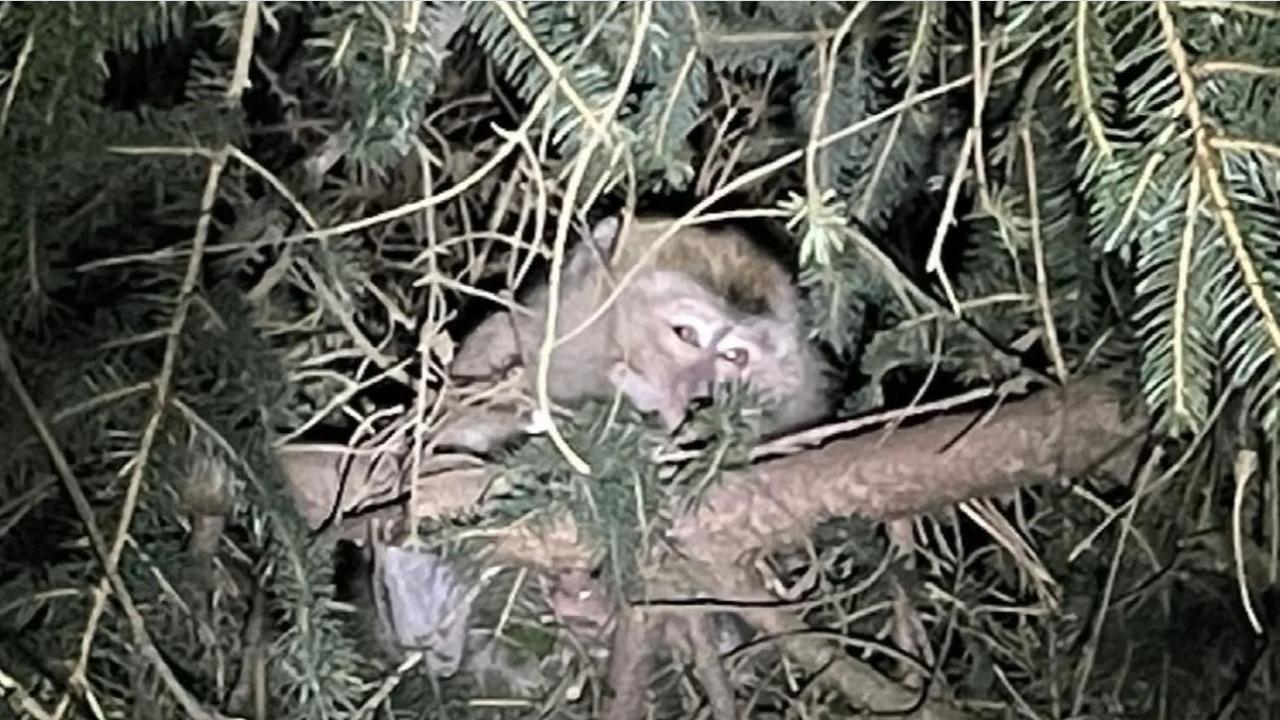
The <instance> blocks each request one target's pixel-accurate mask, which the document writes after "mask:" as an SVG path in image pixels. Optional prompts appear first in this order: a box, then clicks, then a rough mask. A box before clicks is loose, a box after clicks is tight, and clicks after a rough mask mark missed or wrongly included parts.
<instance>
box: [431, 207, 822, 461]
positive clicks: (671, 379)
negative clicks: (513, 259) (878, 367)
mask: <svg viewBox="0 0 1280 720" xmlns="http://www.w3.org/2000/svg"><path fill="white" fill-rule="evenodd" d="M671 222H673V220H672V219H669V218H664V217H660V216H637V217H635V218H633V219H632V220H631V221H630V222H629V223H623V222H622V221H621V219H620V218H618V217H616V216H611V217H606V218H605V219H603V220H601V221H599V222H597V223H596V224H595V225H594V226H593V227H592V228H591V230H590V232H589V233H588V235H587V237H584V238H583V240H582V242H579V243H578V244H577V245H576V246H575V247H574V248H573V249H572V250H571V251H570V252H569V253H568V255H567V256H566V259H565V262H564V267H563V272H562V274H561V288H560V294H561V301H560V311H559V317H558V318H557V325H558V330H557V334H558V335H559V336H563V335H565V334H566V333H573V332H574V331H575V330H576V329H577V328H578V327H579V326H580V325H581V324H582V323H583V322H584V321H587V320H588V319H589V318H591V317H592V316H593V315H594V314H596V311H597V310H598V309H599V308H600V307H601V305H602V304H603V303H604V302H605V301H606V300H607V299H608V298H609V296H610V294H611V293H612V292H613V291H614V288H615V287H617V285H616V283H619V282H621V279H622V278H623V276H625V275H626V274H627V273H628V271H632V270H634V271H635V272H634V277H632V278H631V281H630V282H628V283H626V284H624V285H623V286H622V290H621V291H620V292H619V293H618V297H617V298H616V302H614V303H613V304H612V305H611V306H609V307H608V308H606V309H605V310H604V312H603V313H602V314H601V316H600V317H599V318H598V319H596V320H595V322H594V323H593V324H591V325H588V326H587V327H586V328H585V329H584V330H582V331H581V332H577V333H576V334H574V335H572V336H571V337H569V338H568V339H567V340H564V341H563V342H561V343H560V344H559V345H558V346H556V347H555V348H554V349H553V351H552V353H551V359H550V365H549V367H548V368H547V373H548V392H549V395H550V397H551V400H552V401H553V402H555V403H557V404H565V405H569V404H572V403H574V402H576V401H581V400H584V399H589V398H596V399H604V400H608V399H610V398H612V397H613V396H614V393H615V392H620V393H621V394H622V395H623V396H624V397H626V398H627V399H628V400H629V401H630V402H631V403H632V404H634V405H635V406H636V408H637V409H638V410H640V411H641V412H644V413H655V414H656V415H657V416H658V418H659V419H660V420H661V421H662V423H663V425H664V426H665V427H666V428H667V429H668V430H670V431H674V430H675V429H676V428H677V427H678V426H679V425H680V424H681V423H682V422H683V420H684V419H685V418H686V416H687V413H688V410H689V409H690V407H691V405H692V404H693V403H694V402H695V401H698V400H702V399H705V398H707V397H708V396H709V395H710V394H711V392H712V390H713V388H714V386H715V385H717V384H719V383H722V382H728V381H745V382H746V384H748V385H750V386H751V387H752V388H753V389H755V390H756V391H757V392H758V393H759V394H760V396H761V397H762V399H763V400H764V401H765V402H766V403H767V404H768V406H769V410H770V411H769V412H768V413H767V414H766V416H765V418H764V420H763V423H762V428H761V430H762V432H763V434H764V435H766V436H770V435H778V434H782V433H785V432H788V431H791V430H795V429H800V428H801V427H803V426H805V425H808V424H811V423H813V422H816V421H818V420H820V419H822V417H823V416H825V415H826V413H827V412H828V410H829V407H828V399H827V398H828V393H827V390H828V381H829V380H828V378H829V373H830V369H829V368H828V367H827V365H826V364H825V362H824V360H823V359H822V357H821V355H820V354H819V353H818V351H817V349H816V348H815V347H814V346H813V345H812V344H811V343H810V342H809V341H808V339H807V337H806V336H805V333H804V331H803V321H802V319H801V317H800V303H799V297H798V292H797V290H796V288H795V286H794V284H793V283H792V281H791V277H790V274H789V273H788V272H787V271H786V269H785V268H784V267H783V265H782V264H781V263H780V262H778V261H777V260H776V259H775V258H773V257H772V256H770V255H768V254H767V253H766V252H765V251H764V250H763V249H762V248H760V247H759V246H758V245H756V244H755V243H754V241H753V240H752V239H751V238H750V237H749V236H748V235H747V234H746V233H745V232H744V231H743V230H741V229H739V228H735V227H731V226H730V227H717V228H703V227H697V226H694V227H685V228H680V229H679V230H677V231H676V232H675V233H674V234H673V235H672V236H671V237H670V238H669V239H668V240H667V241H666V242H665V243H664V244H662V245H661V246H660V247H656V248H655V243H656V241H657V240H658V239H659V238H660V237H661V236H662V235H663V233H664V232H665V231H666V230H667V229H668V227H669V225H670V223H671ZM651 250H653V252H650V251H651ZM549 292H550V287H549V285H548V284H546V283H542V284H539V285H538V286H536V287H534V288H532V289H531V290H530V291H529V292H528V293H527V295H526V297H525V298H524V300H523V303H522V304H523V305H524V306H525V307H527V308H528V309H529V313H528V314H527V315H526V314H520V313H515V312H511V311H503V312H498V313H496V314H494V315H491V316H490V317H489V318H487V319H486V320H485V321H483V322H482V323H481V324H480V325H479V326H477V327H476V329H475V330H474V331H473V332H471V333H470V334H469V335H467V336H466V337H464V338H463V340H462V342H461V345H460V346H459V348H458V350H457V352H456V353H455V355H454V358H453V362H452V364H451V366H450V371H449V372H450V376H451V378H453V379H454V380H455V381H459V382H463V383H465V382H469V381H477V380H483V379H486V378H493V377H495V376H497V375H499V374H501V373H502V372H503V371H504V370H507V369H509V368H511V367H513V366H519V367H521V368H523V369H524V371H525V373H524V382H525V383H526V387H527V388H528V389H529V390H530V391H532V390H533V382H534V378H535V377H536V373H537V370H538V369H539V368H538V363H539V357H538V355H539V351H540V348H541V345H542V341H543V337H544V329H545V323H546V312H547V304H548V300H549V297H548V296H549ZM521 428H522V425H521V420H520V418H519V417H518V416H517V414H516V413H509V412H506V411H503V410H498V411H487V412H480V411H477V412H474V413H470V414H464V415H463V416H461V417H460V418H458V419H457V420H456V421H455V422H453V423H451V424H446V426H445V427H444V428H442V430H441V432H440V433H439V435H438V436H437V440H436V444H437V446H453V447H461V448H465V449H469V450H472V451H475V452H481V453H483V452H486V451H487V450H489V449H491V448H492V447H494V446H496V445H498V444H500V443H501V442H503V441H505V440H507V439H509V438H511V437H512V436H515V435H518V434H519V433H520V431H521Z"/></svg>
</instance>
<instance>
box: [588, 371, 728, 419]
mask: <svg viewBox="0 0 1280 720" xmlns="http://www.w3.org/2000/svg"><path fill="white" fill-rule="evenodd" d="M609 379H610V380H611V381H612V382H613V384H614V386H615V387H616V388H618V390H620V391H621V392H622V394H623V395H626V396H627V399H628V400H630V401H631V403H632V404H633V405H635V406H636V408H637V409H638V410H640V411H641V412H656V413H657V414H658V417H660V418H661V419H662V424H663V425H665V426H666V428H667V430H668V431H674V430H675V429H676V428H677V427H679V426H680V424H681V423H683V422H684V418H685V415H686V414H687V413H688V411H689V407H690V406H691V405H693V404H694V403H695V402H697V401H699V400H703V399H706V398H709V397H711V391H712V388H714V387H715V382H716V367H715V356H714V355H704V356H703V357H700V358H699V359H698V360H697V361H696V362H694V363H692V364H689V365H687V366H684V367H678V368H674V372H670V373H668V374H666V377H664V378H650V377H645V376H644V375H641V374H640V373H638V372H636V371H635V370H634V369H633V368H632V367H631V366H629V365H627V364H626V363H624V362H620V363H618V364H616V365H614V367H613V369H612V370H611V371H610V373H609Z"/></svg>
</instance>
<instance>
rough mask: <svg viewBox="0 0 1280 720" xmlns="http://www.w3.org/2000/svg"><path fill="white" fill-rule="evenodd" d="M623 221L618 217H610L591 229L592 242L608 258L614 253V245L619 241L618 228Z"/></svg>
mask: <svg viewBox="0 0 1280 720" xmlns="http://www.w3.org/2000/svg"><path fill="white" fill-rule="evenodd" d="M620 224H621V220H619V219H618V216H617V215H610V216H609V217H607V218H604V219H602V220H600V222H597V223H596V224H595V225H594V226H592V228H591V241H592V242H594V243H595V244H596V247H597V248H600V252H601V253H603V254H605V255H606V256H607V255H609V254H611V253H612V252H613V244H614V243H615V242H617V240H618V226H619V225H620Z"/></svg>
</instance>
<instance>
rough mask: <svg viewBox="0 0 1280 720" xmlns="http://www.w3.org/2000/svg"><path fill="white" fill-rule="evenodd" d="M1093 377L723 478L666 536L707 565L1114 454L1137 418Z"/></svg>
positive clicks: (1067, 472) (1049, 476)
mask: <svg viewBox="0 0 1280 720" xmlns="http://www.w3.org/2000/svg"><path fill="white" fill-rule="evenodd" d="M1122 404H1123V401H1122V396H1121V394H1120V393H1119V392H1118V391H1115V390H1112V389H1110V388H1108V387H1106V386H1105V385H1103V384H1102V383H1100V382H1089V383H1080V384H1077V385H1073V386H1071V387H1070V388H1068V389H1067V390H1066V391H1062V390H1045V391H1042V392H1040V393H1037V394H1035V395H1033V396H1031V397H1029V398H1027V399H1024V400H1019V401H1016V402H1011V403H1008V404H1006V405H1005V406H1004V407H1002V408H1000V409H998V410H996V412H994V413H992V414H991V415H990V417H987V418H986V419H985V420H983V419H982V418H983V416H984V414H985V413H986V410H985V409H983V410H979V411H975V412H971V413H964V414H955V415H948V416H943V417H939V418H934V419H932V420H929V421H927V422H924V423H921V424H920V425H917V426H914V427H909V428H900V429H898V430H896V431H894V432H893V433H892V434H890V435H888V436H887V437H886V436H885V435H884V434H883V433H881V432H876V431H872V432H868V433H865V434H862V435H859V436H857V437H853V438H848V439H843V440H837V441H835V442H832V443H830V444H829V445H827V446H826V447H823V448H819V449H816V450H810V451H808V452H802V453H799V454H796V455H791V456H789V457H785V458H781V459H777V460H772V461H769V462H764V463H761V464H759V465H756V466H754V467H752V468H751V469H750V470H747V471H744V472H741V473H737V474H734V475H731V476H726V477H725V478H724V479H723V480H722V481H721V482H720V483H719V485H718V486H716V487H715V488H714V489H712V490H711V491H709V492H708V493H707V496H706V497H705V498H704V499H703V502H702V503H701V508H700V510H699V512H697V513H693V514H690V515H686V516H684V517H681V518H679V519H678V520H677V521H676V523H675V525H674V527H673V528H672V531H671V537H672V539H673V540H675V541H676V542H678V543H680V545H681V547H682V550H684V551H685V552H687V553H690V554H691V555H693V556H695V557H698V558H699V559H701V560H704V561H705V562H707V563H709V564H712V565H721V564H724V563H726V562H732V561H734V560H737V559H738V558H740V557H741V556H742V555H743V554H744V553H745V552H747V551H755V550H767V549H769V548H774V547H778V546H779V545H781V544H784V543H790V542H793V541H796V540H798V539H800V538H802V537H803V536H804V535H805V534H807V533H808V532H809V531H810V530H811V529H812V528H813V527H814V526H815V525H817V524H818V523H820V522H822V521H824V520H826V519H828V518H832V517H838V516H844V515H859V516H862V517H870V518H879V519H889V518H893V517H901V516H904V515H912V514H916V513H921V512H927V511H929V510H933V509H937V508H940V507H945V506H948V505H951V504H954V503H957V502H960V501H963V500H967V499H969V498H973V497H979V496H983V495H991V494H995V493H1001V492H1006V491H1009V490H1012V489H1015V488H1018V487H1022V486H1027V485H1034V484H1037V483H1042V482H1046V481H1050V480H1054V479H1059V478H1069V477H1072V476H1075V475H1079V474H1081V473H1083V472H1085V471H1086V470H1089V469H1090V468H1093V467H1095V466H1097V465H1100V464H1103V463H1106V462H1108V461H1112V460H1116V459H1117V456H1118V455H1119V456H1120V458H1124V457H1125V456H1126V455H1127V454H1128V453H1125V452H1124V451H1125V450H1128V449H1130V448H1132V447H1133V446H1134V444H1133V441H1134V440H1135V438H1138V437H1140V436H1141V435H1142V434H1143V432H1144V429H1145V427H1146V422H1147V419H1146V417H1145V415H1143V414H1141V413H1135V414H1133V415H1130V416H1126V414H1125V412H1124V410H1123V408H1122Z"/></svg>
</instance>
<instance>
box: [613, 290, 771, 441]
mask: <svg viewBox="0 0 1280 720" xmlns="http://www.w3.org/2000/svg"><path fill="white" fill-rule="evenodd" d="M620 303H621V306H620V308H619V310H620V313H619V327H618V328H616V340H617V345H618V347H619V348H620V350H621V351H622V357H620V358H618V359H617V361H616V362H615V363H614V365H613V366H612V368H611V369H610V373H609V378H610V381H611V382H612V383H613V385H614V387H616V388H617V389H618V390H620V391H621V392H622V393H623V394H624V395H626V396H627V397H628V398H629V399H630V400H631V402H632V403H634V404H635V405H636V406H637V407H638V408H639V409H640V410H641V411H645V412H657V413H658V414H659V416H660V417H661V418H662V420H663V422H664V424H665V425H666V426H667V427H668V428H669V429H674V428H675V427H676V426H678V425H679V424H680V423H681V422H683V420H684V417H685V414H686V411H687V410H688V407H689V405H690V404H691V403H692V402H693V401H695V400H698V399H701V398H705V397H707V396H709V395H710V394H711V390H712V387H713V386H714V385H716V384H718V383H722V382H727V381H734V380H745V381H747V382H750V383H752V384H753V385H759V386H760V389H761V390H765V391H766V393H768V391H769V390H771V389H773V388H771V387H770V386H772V385H785V384H786V378H785V374H786V371H787V368H785V367H783V366H782V361H783V360H784V359H785V356H784V355H783V354H782V353H784V352H785V351H786V349H787V347H789V345H788V343H787V342H785V341H786V339H787V338H786V331H787V328H788V327H789V326H787V325H785V324H784V323H782V322H781V321H779V320H777V319H774V318H771V317H767V316H742V315H740V314H738V313H735V312H733V311H732V310H731V309H730V308H729V307H728V306H727V304H726V303H725V302H724V301H723V300H721V299H720V298H718V297H717V296H715V295H714V294H712V293H710V292H708V291H707V290H705V289H704V288H702V287H701V286H700V285H698V284H697V283H696V282H693V281H692V280H690V279H689V278H687V277H686V276H684V275H683V274H681V273H678V272H673V271H653V272H651V273H648V274H645V275H642V276H641V277H639V278H637V280H636V282H635V284H634V285H633V286H632V287H631V288H630V289H628V291H627V292H626V293H625V294H624V296H623V298H620ZM623 318H625V320H623ZM623 322H625V324H622V323H623ZM790 345H794V343H791V344H790Z"/></svg>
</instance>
